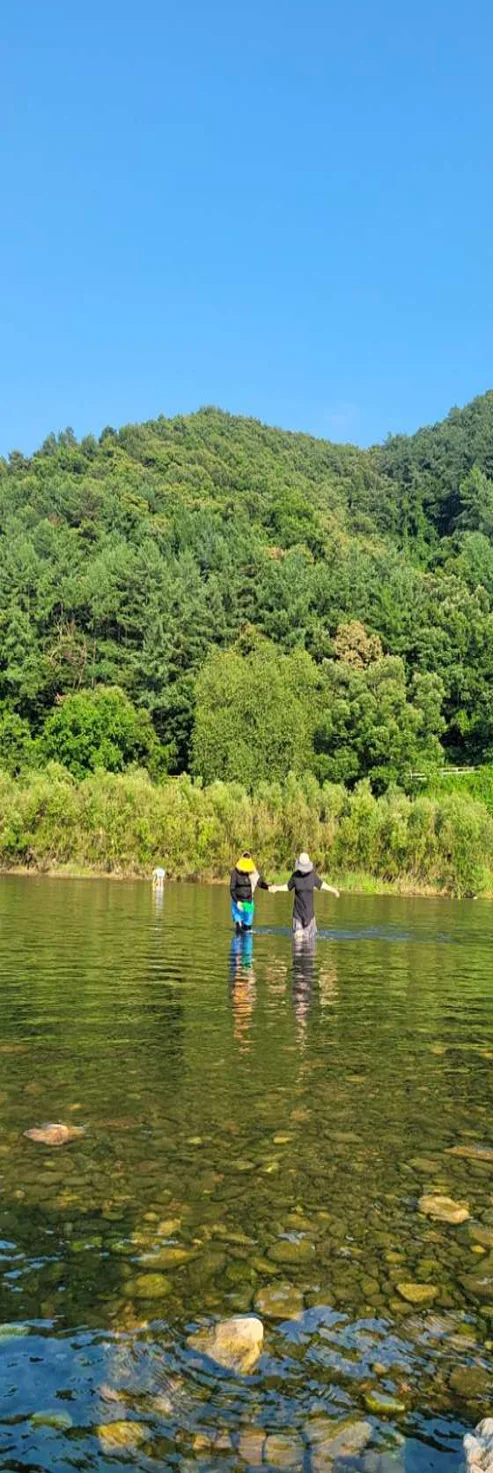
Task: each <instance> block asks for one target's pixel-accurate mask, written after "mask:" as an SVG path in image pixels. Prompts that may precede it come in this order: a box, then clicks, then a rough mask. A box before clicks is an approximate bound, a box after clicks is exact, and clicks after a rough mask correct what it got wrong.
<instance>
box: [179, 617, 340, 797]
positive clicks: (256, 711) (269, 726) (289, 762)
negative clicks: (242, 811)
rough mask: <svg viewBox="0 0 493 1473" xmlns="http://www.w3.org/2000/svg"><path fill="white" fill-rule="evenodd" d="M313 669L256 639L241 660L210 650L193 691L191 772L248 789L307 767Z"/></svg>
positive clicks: (297, 655) (300, 656)
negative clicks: (194, 708)
mask: <svg viewBox="0 0 493 1473" xmlns="http://www.w3.org/2000/svg"><path fill="white" fill-rule="evenodd" d="M317 684H318V679H317V670H316V666H315V665H314V663H313V660H311V659H310V656H309V655H307V654H306V653H305V651H304V650H296V651H295V652H294V653H293V654H291V655H281V654H279V653H278V651H277V650H276V648H275V646H274V645H272V644H270V643H269V642H268V641H267V640H257V641H255V643H254V648H253V649H252V650H251V651H250V652H249V653H248V654H246V655H242V654H241V653H240V651H239V650H238V649H233V650H227V651H224V652H221V651H219V650H218V651H216V652H215V653H214V654H213V655H210V656H209V657H208V659H207V660H206V662H205V665H204V666H203V668H202V670H201V672H200V675H199V676H198V679H197V685H196V698H197V706H196V715H195V728H194V737H193V771H194V772H195V773H197V774H199V775H200V776H201V777H202V778H203V779H204V782H206V783H211V782H214V781H215V780H216V779H219V778H223V779H225V780H226V781H229V780H232V779H233V780H234V779H237V780H239V781H241V782H243V783H244V785H245V786H246V787H248V788H253V787H255V786H256V785H257V784H258V783H260V782H262V781H271V780H273V779H275V778H282V777H284V776H285V775H286V773H288V772H290V771H292V772H297V773H302V772H305V771H309V770H310V769H311V768H312V767H313V726H314V711H315V698H316V692H317Z"/></svg>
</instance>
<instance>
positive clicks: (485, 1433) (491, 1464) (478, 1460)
mask: <svg viewBox="0 0 493 1473" xmlns="http://www.w3.org/2000/svg"><path fill="white" fill-rule="evenodd" d="M464 1454H465V1459H466V1468H467V1469H468V1473H493V1417H485V1418H484V1420H483V1421H482V1422H480V1423H479V1427H476V1430H475V1432H468V1433H467V1436H466V1437H465V1438H464Z"/></svg>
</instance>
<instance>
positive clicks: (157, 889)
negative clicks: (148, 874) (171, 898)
mask: <svg viewBox="0 0 493 1473" xmlns="http://www.w3.org/2000/svg"><path fill="white" fill-rule="evenodd" d="M163 907H164V885H153V887H152V912H153V915H155V916H160V915H162V914H163Z"/></svg>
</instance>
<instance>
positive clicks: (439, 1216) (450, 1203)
mask: <svg viewBox="0 0 493 1473" xmlns="http://www.w3.org/2000/svg"><path fill="white" fill-rule="evenodd" d="M418 1207H419V1210H420V1212H422V1213H423V1214H424V1216H425V1217H433V1218H434V1219H435V1221H436V1222H452V1223H460V1222H467V1219H468V1217H470V1215H471V1214H470V1212H469V1207H468V1205H467V1202H454V1199H453V1197H441V1196H440V1194H439V1193H426V1192H425V1194H424V1196H423V1197H420V1199H419V1202H418Z"/></svg>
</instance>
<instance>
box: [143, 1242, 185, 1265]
mask: <svg viewBox="0 0 493 1473" xmlns="http://www.w3.org/2000/svg"><path fill="white" fill-rule="evenodd" d="M194 1257H195V1251H194V1249H193V1248H175V1247H172V1246H171V1245H170V1246H169V1247H166V1248H158V1249H157V1251H156V1252H155V1253H143V1254H142V1255H141V1257H140V1258H139V1259H138V1263H141V1264H142V1267H146V1268H180V1267H181V1265H182V1264H183V1263H189V1261H190V1259H191V1258H194Z"/></svg>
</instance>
